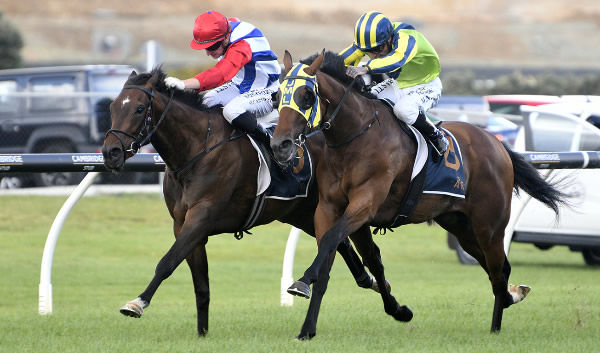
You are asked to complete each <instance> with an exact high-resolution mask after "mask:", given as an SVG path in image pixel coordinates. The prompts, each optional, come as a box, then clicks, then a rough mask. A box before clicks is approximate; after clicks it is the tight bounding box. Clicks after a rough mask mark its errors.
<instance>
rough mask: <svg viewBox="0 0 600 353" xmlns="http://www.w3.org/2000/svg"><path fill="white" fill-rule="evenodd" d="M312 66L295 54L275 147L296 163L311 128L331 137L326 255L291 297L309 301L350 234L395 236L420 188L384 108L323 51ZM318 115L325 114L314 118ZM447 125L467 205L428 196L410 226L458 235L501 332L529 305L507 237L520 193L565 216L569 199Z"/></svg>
mask: <svg viewBox="0 0 600 353" xmlns="http://www.w3.org/2000/svg"><path fill="white" fill-rule="evenodd" d="M305 63H306V64H310V66H308V65H304V66H297V65H296V66H293V67H292V58H291V55H290V54H289V53H288V52H287V51H286V53H285V56H284V66H285V72H286V75H287V76H286V77H285V78H284V80H283V83H282V93H283V95H284V96H285V95H287V96H288V98H287V99H284V100H282V103H280V104H281V105H280V118H279V124H278V126H277V128H276V129H275V133H274V135H273V140H272V142H271V147H272V149H273V151H274V154H275V157H276V158H277V159H278V160H279V161H280V162H281V163H283V162H286V161H289V160H290V156H291V155H292V146H294V144H300V143H301V142H302V141H303V140H304V137H303V134H304V133H305V132H306V131H307V120H308V127H309V128H310V127H312V125H313V123H314V122H316V121H318V120H319V119H321V123H320V125H319V126H318V127H319V128H320V129H321V130H322V131H323V133H324V135H325V140H326V147H325V148H324V151H323V156H322V160H321V162H320V163H319V166H318V168H317V179H318V185H319V204H318V206H317V210H316V212H315V228H316V233H317V242H318V254H317V256H316V258H315V260H314V262H313V263H312V265H311V266H310V267H309V268H308V269H307V270H306V272H305V273H304V276H303V277H302V278H300V280H299V281H296V282H295V283H294V284H293V285H292V286H291V287H290V288H289V289H288V292H290V293H292V294H295V295H300V296H304V297H309V295H310V287H309V285H310V284H312V283H313V282H315V281H317V280H320V277H319V276H320V274H321V273H324V272H326V269H324V268H325V267H327V264H328V263H330V261H329V262H326V261H327V259H329V258H331V257H333V256H334V255H335V254H334V249H335V247H336V245H337V244H338V243H340V241H342V240H343V239H344V238H345V237H346V235H347V234H350V233H352V232H355V231H356V230H358V229H360V228H361V227H364V226H365V225H371V226H375V227H384V228H388V227H390V226H391V225H392V224H393V223H394V221H395V220H396V216H397V210H398V209H399V207H400V206H401V201H402V200H403V197H404V195H405V193H406V192H407V188H408V185H409V183H410V180H411V172H412V169H413V163H414V161H415V153H416V152H417V148H416V143H415V142H413V140H412V139H411V138H410V137H409V136H408V134H407V133H405V132H404V131H403V129H402V128H401V124H400V123H399V121H398V120H397V119H396V118H395V117H394V115H393V112H392V110H391V109H390V108H389V107H388V106H387V105H386V104H385V103H383V102H381V101H377V100H374V99H369V98H367V97H365V96H363V95H361V94H360V93H359V92H358V91H357V90H354V89H352V87H351V86H352V82H351V81H352V79H350V78H348V77H347V76H346V75H345V66H344V63H343V60H342V59H341V57H339V56H337V55H335V54H333V53H330V52H326V53H325V52H323V53H322V54H321V55H318V56H316V58H314V57H313V58H311V59H309V60H306V61H305ZM290 70H292V71H290ZM300 70H301V71H300ZM307 76H308V77H307ZM292 80H294V81H292ZM284 101H285V102H288V104H287V105H286V104H283V102H284ZM290 102H291V103H290ZM317 108H318V109H320V111H321V112H323V114H322V116H315V115H314V114H311V113H312V112H314V111H315V110H316V109H317ZM442 126H443V127H444V128H446V129H447V130H449V131H450V132H451V133H452V134H453V135H454V136H455V137H456V140H457V141H458V145H459V146H453V145H451V146H450V148H449V150H448V151H447V152H446V154H445V156H444V160H443V161H442V162H441V163H450V162H451V161H452V160H450V159H449V154H450V153H454V152H455V151H458V149H460V151H461V152H462V161H463V165H464V171H465V179H464V190H465V197H464V199H463V198H458V197H452V196H447V195H440V194H423V195H421V196H420V199H419V200H418V203H417V204H416V207H415V209H414V211H413V212H412V214H411V215H410V216H409V217H408V219H406V220H405V221H404V222H403V223H402V224H407V223H421V222H432V221H435V222H436V223H438V224H439V225H440V226H441V227H442V228H444V229H446V230H447V231H449V232H451V233H452V234H454V235H456V237H457V238H458V240H459V242H460V245H461V246H462V247H463V248H464V249H465V250H466V251H467V252H468V253H469V254H471V255H472V256H473V257H474V258H476V259H477V260H478V261H479V263H480V264H481V267H483V269H484V270H485V272H486V273H487V274H488V276H489V279H490V282H491V285H492V291H493V293H494V297H495V301H494V309H493V317H492V325H491V330H492V331H493V332H494V331H499V330H500V328H501V322H502V313H503V310H504V309H505V308H507V307H509V306H510V305H512V304H515V303H517V302H519V301H521V300H523V298H524V297H525V296H526V295H527V293H528V291H529V287H527V286H513V285H511V286H510V287H509V286H508V278H509V275H510V271H511V267H510V264H509V262H508V259H507V258H506V255H505V253H504V248H503V238H504V229H505V227H506V225H507V222H508V220H509V217H510V204H511V197H512V193H513V189H514V190H516V191H518V190H519V189H522V190H524V191H525V192H527V193H529V194H531V195H532V196H533V197H535V198H536V199H538V200H540V201H541V202H543V203H544V204H546V205H547V206H548V207H550V208H552V209H553V210H554V211H555V212H557V214H558V205H559V204H560V203H563V201H561V199H562V198H563V197H564V196H565V195H563V194H562V193H561V192H560V191H558V190H557V189H556V188H555V187H554V186H553V185H551V184H549V183H547V182H546V181H544V180H543V179H542V178H541V177H540V176H539V174H538V172H537V171H536V170H535V169H534V168H533V167H532V166H530V165H529V164H528V163H527V162H525V161H524V159H523V158H522V157H520V156H519V155H518V154H515V153H514V152H512V151H511V150H510V149H509V148H508V147H507V146H506V145H504V144H502V143H501V142H500V141H498V139H496V138H495V137H494V136H493V135H491V134H489V133H488V132H486V131H485V130H483V129H480V128H478V127H475V126H473V125H470V124H467V123H460V122H444V123H443V124H442ZM352 240H353V242H354V243H355V245H356V246H357V249H358V250H359V252H361V253H362V251H364V250H362V251H361V249H360V247H359V246H362V245H364V244H362V245H361V244H359V243H357V242H356V241H355V238H352ZM368 241H369V240H368V239H367V240H366V241H365V242H366V243H368ZM363 259H364V258H363ZM366 264H367V265H368V266H369V265H370V264H369V263H366ZM369 269H370V270H371V273H373V275H374V276H375V279H376V280H378V281H379V280H380V279H381V278H382V277H381V276H382V275H383V273H382V272H383V267H381V271H374V269H373V268H371V267H369ZM380 283H384V282H383V281H382V282H380ZM379 289H380V291H381V295H382V298H383V300H384V307H385V311H386V313H388V314H390V315H393V316H394V317H395V318H396V319H397V320H402V321H408V320H410V319H411V318H412V312H410V309H408V308H406V307H399V306H398V304H397V303H396V302H395V299H394V298H393V297H392V296H391V295H387V293H386V288H381V287H380V288H379ZM315 295H316V294H315ZM390 301H391V302H390ZM392 308H403V310H402V311H401V312H398V311H397V310H392ZM304 329H305V328H303V331H301V334H300V335H301V337H310V336H311V335H314V330H315V327H311V328H309V329H308V331H304Z"/></svg>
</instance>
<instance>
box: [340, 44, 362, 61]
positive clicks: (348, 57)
mask: <svg viewBox="0 0 600 353" xmlns="http://www.w3.org/2000/svg"><path fill="white" fill-rule="evenodd" d="M338 55H340V56H341V57H342V58H344V64H345V65H346V66H350V65H352V66H357V65H358V64H359V63H360V60H361V59H362V58H363V56H365V53H363V52H362V51H361V50H360V49H358V47H356V46H355V45H354V44H352V45H350V46H349V47H348V48H346V49H344V50H342V51H341V52H340V53H339V54H338Z"/></svg>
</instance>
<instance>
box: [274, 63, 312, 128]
mask: <svg viewBox="0 0 600 353" xmlns="http://www.w3.org/2000/svg"><path fill="white" fill-rule="evenodd" d="M306 67H308V66H307V65H304V64H296V65H295V66H294V67H292V69H291V70H290V72H289V73H288V75H287V76H286V77H285V78H284V79H283V82H282V83H281V85H280V86H279V89H280V91H281V101H280V102H279V109H278V111H279V115H280V116H281V109H282V108H284V107H287V108H291V109H293V110H295V111H297V112H298V113H300V114H301V115H302V116H303V117H304V119H306V121H307V122H308V127H309V128H312V127H313V126H317V125H319V121H320V120H321V107H320V104H319V94H318V92H319V89H318V86H317V77H316V76H315V75H312V76H311V75H309V74H307V73H306V72H305V71H304V68H306ZM301 88H304V89H306V90H308V92H310V93H312V96H313V99H312V101H305V100H302V99H301V98H300V95H299V90H300V89H301ZM310 93H309V94H310ZM307 103H308V104H307Z"/></svg>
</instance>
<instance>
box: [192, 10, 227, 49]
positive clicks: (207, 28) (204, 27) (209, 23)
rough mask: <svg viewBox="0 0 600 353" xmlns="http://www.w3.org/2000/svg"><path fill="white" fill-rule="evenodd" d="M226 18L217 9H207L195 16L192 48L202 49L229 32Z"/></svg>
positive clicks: (220, 39)
mask: <svg viewBox="0 0 600 353" xmlns="http://www.w3.org/2000/svg"><path fill="white" fill-rule="evenodd" d="M230 29H231V27H229V22H228V21H227V18H226V17H225V16H223V15H222V14H221V13H219V12H217V11H208V12H205V13H203V14H202V15H200V16H198V17H196V21H195V22H194V32H193V33H194V39H192V41H191V42H190V47H191V48H192V49H197V50H202V49H206V48H208V47H210V46H211V45H213V44H215V43H217V42H219V41H222V40H223V39H225V37H227V35H228V34H229V32H230Z"/></svg>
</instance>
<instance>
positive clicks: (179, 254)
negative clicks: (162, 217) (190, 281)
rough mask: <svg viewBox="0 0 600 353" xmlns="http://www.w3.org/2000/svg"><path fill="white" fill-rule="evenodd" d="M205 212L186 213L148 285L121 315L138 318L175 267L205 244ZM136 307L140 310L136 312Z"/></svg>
mask: <svg viewBox="0 0 600 353" xmlns="http://www.w3.org/2000/svg"><path fill="white" fill-rule="evenodd" d="M205 212H206V211H202V210H198V212H189V211H188V214H187V217H186V222H185V223H184V224H183V226H182V227H181V231H180V232H179V234H178V235H176V240H175V243H173V245H172V246H171V248H170V249H169V251H168V252H167V253H166V254H165V255H164V256H163V257H162V259H160V261H159V262H158V265H157V266H156V270H155V271H154V277H153V278H152V280H151V281H150V284H149V285H148V286H147V287H146V289H145V290H144V292H142V294H140V295H139V296H138V298H136V299H135V300H133V301H131V302H129V303H127V304H126V305H125V306H124V307H123V308H121V313H123V314H124V315H127V316H133V317H140V316H141V315H142V313H143V309H144V308H146V307H148V306H149V305H150V301H151V300H152V297H153V296H154V293H156V290H157V289H158V287H159V286H160V284H161V283H162V282H163V281H164V280H165V279H167V278H168V277H169V276H170V275H171V274H172V273H173V271H175V269H176V268H177V266H179V264H181V262H183V260H184V259H185V258H186V257H187V256H189V254H190V253H191V252H192V250H193V249H194V248H196V247H197V246H198V245H199V244H202V243H203V242H204V243H205V242H206V240H207V235H208V233H207V229H205V228H202V225H206V224H210V222H202V219H203V218H202V215H204V214H205ZM136 305H137V307H136ZM138 307H139V308H141V309H142V310H138V309H139V308H138ZM126 308H128V309H131V310H127V309H126Z"/></svg>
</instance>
